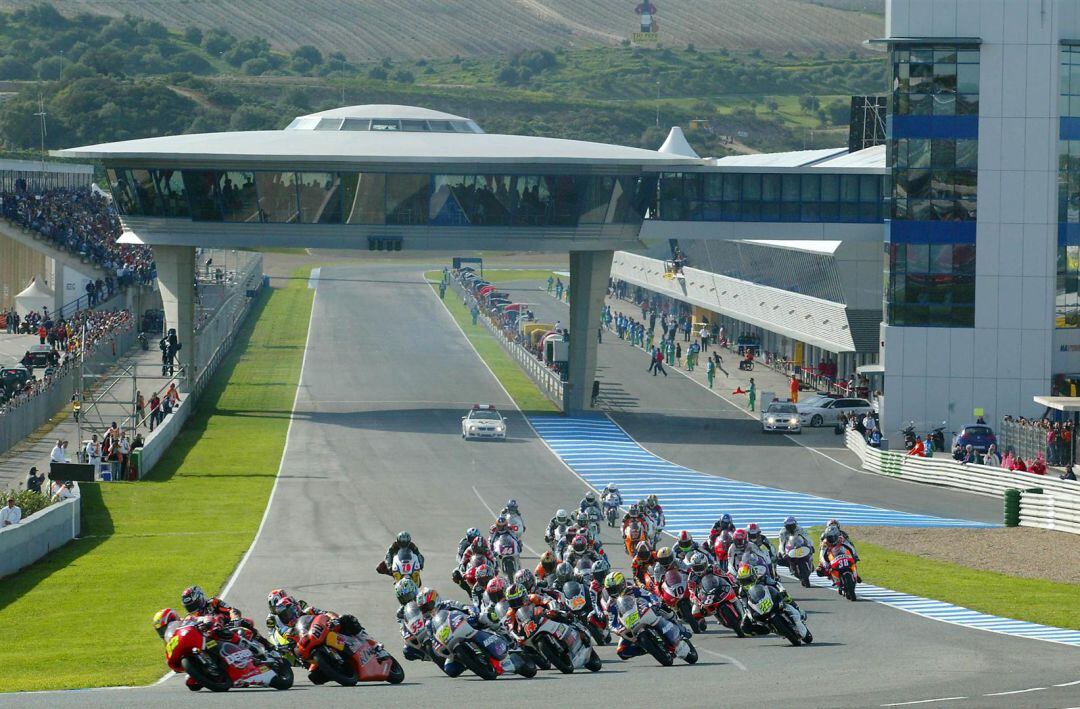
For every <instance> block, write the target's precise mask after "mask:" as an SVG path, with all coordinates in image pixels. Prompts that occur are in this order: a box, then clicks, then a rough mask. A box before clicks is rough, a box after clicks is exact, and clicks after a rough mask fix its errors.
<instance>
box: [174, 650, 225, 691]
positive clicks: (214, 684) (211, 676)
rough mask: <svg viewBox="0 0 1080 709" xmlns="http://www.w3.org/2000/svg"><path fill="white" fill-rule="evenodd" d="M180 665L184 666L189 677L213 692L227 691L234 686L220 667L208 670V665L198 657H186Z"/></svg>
mask: <svg viewBox="0 0 1080 709" xmlns="http://www.w3.org/2000/svg"><path fill="white" fill-rule="evenodd" d="M180 665H181V666H182V667H183V668H184V672H187V674H188V677H190V678H191V679H193V680H195V681H196V682H198V683H199V684H201V685H202V686H203V687H206V688H207V689H209V690H210V691H211V692H227V691H228V690H229V688H230V687H232V681H231V680H230V679H229V678H228V677H226V676H225V675H224V673H222V672H221V669H220V668H217V667H215V668H214V670H207V668H206V665H204V664H203V663H202V662H200V661H199V659H198V658H197V657H191V656H188V657H185V658H184V659H183V660H181V661H180Z"/></svg>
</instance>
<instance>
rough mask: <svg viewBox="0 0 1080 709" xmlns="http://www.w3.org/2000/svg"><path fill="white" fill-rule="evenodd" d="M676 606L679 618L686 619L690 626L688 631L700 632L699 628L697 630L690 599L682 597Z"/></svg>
mask: <svg viewBox="0 0 1080 709" xmlns="http://www.w3.org/2000/svg"><path fill="white" fill-rule="evenodd" d="M677 607H678V609H679V618H681V619H682V620H684V621H686V624H687V625H688V626H690V632H692V633H700V632H702V631H701V630H698V622H697V620H696V619H695V618H694V612H693V609H692V608H690V601H688V600H687V599H685V598H684V599H682V600H681V601H679V603H678V606H677Z"/></svg>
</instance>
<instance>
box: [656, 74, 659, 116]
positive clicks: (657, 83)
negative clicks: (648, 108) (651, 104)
mask: <svg viewBox="0 0 1080 709" xmlns="http://www.w3.org/2000/svg"><path fill="white" fill-rule="evenodd" d="M656 127H657V128H659V127H660V79H657V80H656Z"/></svg>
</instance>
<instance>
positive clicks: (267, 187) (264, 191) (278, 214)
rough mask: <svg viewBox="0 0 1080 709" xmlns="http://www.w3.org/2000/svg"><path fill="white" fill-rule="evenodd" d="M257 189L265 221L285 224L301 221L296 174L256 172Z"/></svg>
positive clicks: (260, 208)
mask: <svg viewBox="0 0 1080 709" xmlns="http://www.w3.org/2000/svg"><path fill="white" fill-rule="evenodd" d="M255 187H256V189H257V190H258V195H259V211H260V214H261V216H262V220H263V221H266V222H275V223H284V224H295V223H296V222H297V221H299V216H300V211H299V208H298V206H297V193H296V173H295V172H256V173H255Z"/></svg>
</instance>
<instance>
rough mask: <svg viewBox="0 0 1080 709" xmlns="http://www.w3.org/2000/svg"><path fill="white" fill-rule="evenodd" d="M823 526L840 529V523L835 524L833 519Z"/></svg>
mask: <svg viewBox="0 0 1080 709" xmlns="http://www.w3.org/2000/svg"><path fill="white" fill-rule="evenodd" d="M825 526H826V527H836V528H837V529H840V523H839V522H837V521H836V520H835V519H830V520H829V523H828V524H826V525H825Z"/></svg>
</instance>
